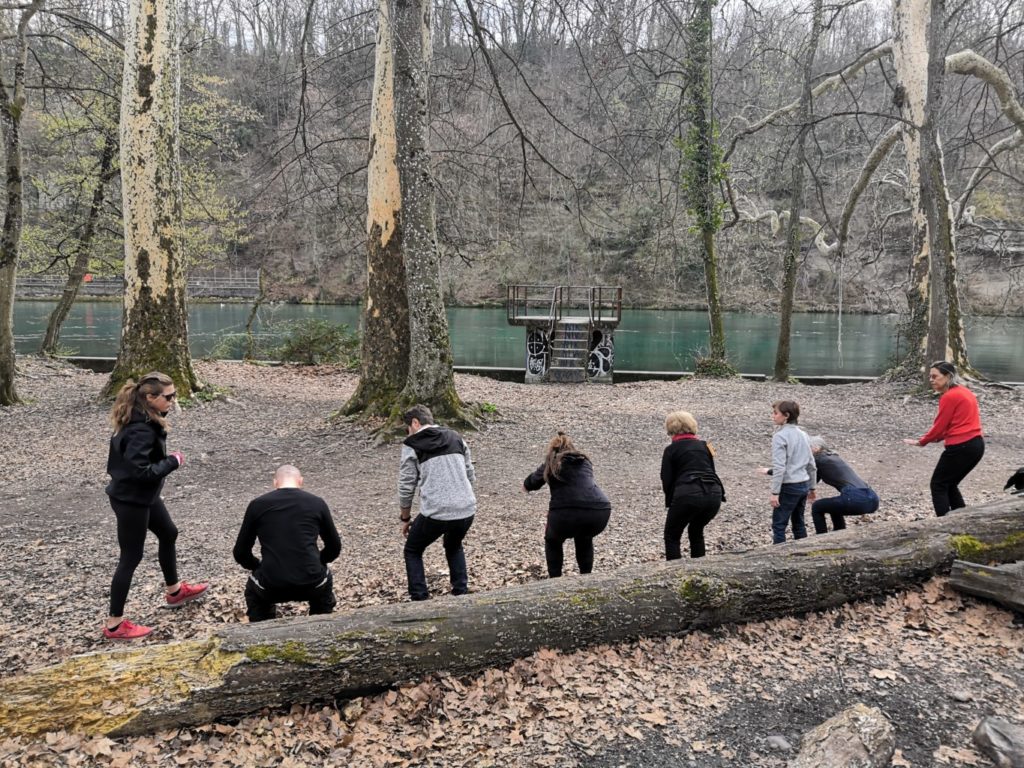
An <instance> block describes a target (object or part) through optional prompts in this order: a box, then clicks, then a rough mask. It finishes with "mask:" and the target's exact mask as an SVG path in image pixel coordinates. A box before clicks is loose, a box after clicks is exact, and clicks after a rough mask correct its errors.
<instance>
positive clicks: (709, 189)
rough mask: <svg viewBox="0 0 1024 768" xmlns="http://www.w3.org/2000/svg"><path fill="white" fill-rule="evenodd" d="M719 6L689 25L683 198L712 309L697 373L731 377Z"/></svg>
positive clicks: (701, 5)
mask: <svg viewBox="0 0 1024 768" xmlns="http://www.w3.org/2000/svg"><path fill="white" fill-rule="evenodd" d="M714 5H715V0H700V2H698V3H697V4H696V5H695V7H694V10H693V18H692V19H691V20H690V22H689V23H688V24H687V31H686V37H687V51H688V54H687V59H686V62H685V65H684V71H685V73H686V78H685V79H686V81H687V82H688V86H687V90H688V92H687V95H686V99H687V102H686V117H687V120H688V122H689V124H690V127H689V130H688V132H687V134H686V136H685V138H683V139H681V140H680V146H681V148H682V150H683V155H684V162H683V168H684V170H683V178H682V187H683V195H684V197H685V198H686V203H687V208H688V209H689V211H690V213H691V214H692V215H693V216H694V218H695V219H696V227H695V229H697V230H698V231H699V232H700V237H701V249H702V251H703V255H704V259H703V260H704V290H705V295H706V298H707V303H708V355H707V359H705V360H698V365H697V372H698V373H703V372H707V373H711V374H713V375H727V374H729V373H733V372H734V371H733V370H732V367H731V366H730V365H729V362H728V353H727V350H726V346H725V324H724V322H723V320H722V300H721V292H720V289H719V283H718V252H717V251H716V249H715V234H716V233H717V232H718V230H719V229H720V228H721V226H722V203H721V201H720V199H719V185H720V184H721V183H723V182H724V179H725V166H724V164H723V162H722V150H721V147H719V146H718V143H717V141H716V138H715V118H714V101H713V91H712V74H713V73H712V60H711V51H712V46H711V43H712V23H711V10H712V8H714Z"/></svg>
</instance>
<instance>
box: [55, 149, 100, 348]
mask: <svg viewBox="0 0 1024 768" xmlns="http://www.w3.org/2000/svg"><path fill="white" fill-rule="evenodd" d="M116 151H117V139H115V138H114V137H113V136H111V135H109V134H108V135H107V137H106V140H105V141H104V142H103V152H102V154H101V155H100V171H99V176H98V178H97V180H96V188H95V189H94V190H93V192H92V204H91V205H90V206H89V213H88V215H87V216H86V219H85V227H84V228H83V230H82V236H81V237H80V238H79V239H78V248H77V249H76V253H75V261H74V263H73V264H72V265H71V271H70V272H69V273H68V281H67V283H66V284H65V285H64V291H63V292H62V293H61V296H60V300H59V301H58V302H57V306H56V307H54V309H53V312H51V313H50V320H49V322H48V323H47V324H46V335H45V336H44V337H43V343H42V345H41V346H40V348H39V351H40V353H42V354H44V355H54V354H56V352H57V342H58V341H59V339H60V329H61V326H62V325H63V324H64V321H65V320H66V319H67V317H68V312H70V311H71V305H72V304H74V303H75V299H76V298H77V297H78V289H79V287H80V286H81V285H82V280H83V279H84V278H85V274H86V272H88V271H89V256H90V254H91V253H92V239H93V237H94V236H95V235H96V223H97V222H98V221H99V219H100V214H101V213H102V211H103V198H104V196H105V195H106V191H107V184H108V183H109V182H110V180H111V179H112V178H113V177H114V174H115V173H117V171H115V170H114V153H115V152H116Z"/></svg>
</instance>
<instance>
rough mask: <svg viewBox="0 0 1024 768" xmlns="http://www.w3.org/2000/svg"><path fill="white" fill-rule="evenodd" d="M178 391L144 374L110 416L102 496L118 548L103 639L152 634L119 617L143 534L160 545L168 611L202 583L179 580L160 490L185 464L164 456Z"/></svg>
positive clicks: (177, 456) (178, 456) (165, 379)
mask: <svg viewBox="0 0 1024 768" xmlns="http://www.w3.org/2000/svg"><path fill="white" fill-rule="evenodd" d="M176 396H177V392H175V389H174V381H173V380H171V378H170V377H169V376H167V375H166V374H163V373H159V372H157V371H154V372H153V373H147V374H146V375H145V376H143V377H142V378H141V379H139V381H138V383H136V382H134V381H132V380H131V379H129V380H128V381H127V383H125V385H124V386H123V387H121V391H120V392H118V393H117V399H116V400H115V401H114V406H113V408H112V409H111V411H110V425H111V426H112V427H113V429H114V434H113V435H111V437H110V452H109V454H108V455H107V474H109V475H110V483H108V484H107V487H106V491H107V496H109V497H110V506H111V507H112V508H113V510H114V515H115V516H116V517H117V544H118V547H119V548H120V550H121V554H120V557H119V558H118V561H117V568H116V569H115V570H114V578H113V580H112V581H111V584H110V615H109V617H108V618H107V621H106V624H105V626H104V627H103V636H104V637H106V638H107V639H108V640H137V639H139V638H142V637H146V635H148V634H150V633H151V632H152V631H153V630H152V629H151V628H150V627H144V626H142V625H140V624H134V623H133V622H131V621H128V619H126V618H124V604H125V601H126V600H127V598H128V589H129V587H131V584H132V576H134V574H135V569H136V568H137V567H138V565H139V562H140V561H141V560H142V552H143V548H144V547H145V543H146V532H147V531H152V532H153V534H154V535H155V536H156V538H157V541H158V542H159V545H158V549H157V557H158V558H159V560H160V570H161V571H163V575H164V582H165V584H166V593H165V596H164V601H165V602H166V604H167V605H168V606H170V607H172V608H173V607H177V606H179V605H183V604H185V603H187V602H189V601H190V600H194V599H195V598H197V597H199V596H200V595H202V594H203V593H204V592H205V591H206V588H207V585H206V584H189V583H188V582H185V581H179V580H178V555H177V549H176V548H175V541H176V540H177V538H178V529H177V527H175V525H174V522H173V521H172V520H171V516H170V514H168V512H167V507H165V506H164V502H163V499H161V498H160V491H161V490H162V489H163V486H164V479H165V478H166V477H167V476H168V475H169V474H171V472H173V471H174V470H176V469H178V467H180V466H182V465H183V464H184V463H185V457H184V456H183V455H182V453H181V452H180V451H172V452H171V453H168V452H167V420H166V417H167V413H168V412H169V411H170V409H171V406H172V404H173V403H174V398H175V397H176Z"/></svg>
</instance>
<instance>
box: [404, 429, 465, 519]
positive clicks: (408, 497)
mask: <svg viewBox="0 0 1024 768" xmlns="http://www.w3.org/2000/svg"><path fill="white" fill-rule="evenodd" d="M475 480H476V473H475V472H474V471H473V461H472V458H471V457H470V453H469V446H468V445H466V441H465V440H463V439H462V436H461V435H460V434H459V433H458V432H456V431H455V430H454V429H449V428H448V427H439V426H437V425H436V424H430V425H428V426H425V427H422V428H421V429H420V431H419V432H417V433H416V434H414V435H409V436H408V437H407V438H405V441H404V445H403V446H402V457H401V459H400V460H399V464H398V504H399V506H400V507H401V508H402V509H409V508H410V507H412V500H413V496H415V494H416V489H417V488H419V489H420V514H421V515H423V516H425V517H431V518H433V519H434V520H461V519H463V518H466V517H472V516H473V515H475V514H476V496H475V495H474V494H473V482H474V481H475Z"/></svg>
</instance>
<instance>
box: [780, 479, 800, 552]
mask: <svg viewBox="0 0 1024 768" xmlns="http://www.w3.org/2000/svg"><path fill="white" fill-rule="evenodd" d="M806 501H807V483H806V482H803V483H783V484H782V490H781V491H779V506H777V507H775V508H773V509H772V544H782V543H783V542H784V541H785V540H786V525H788V524H789V522H790V520H792V521H793V538H794V539H805V538H807V526H805V525H804V504H805V503H806Z"/></svg>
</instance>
